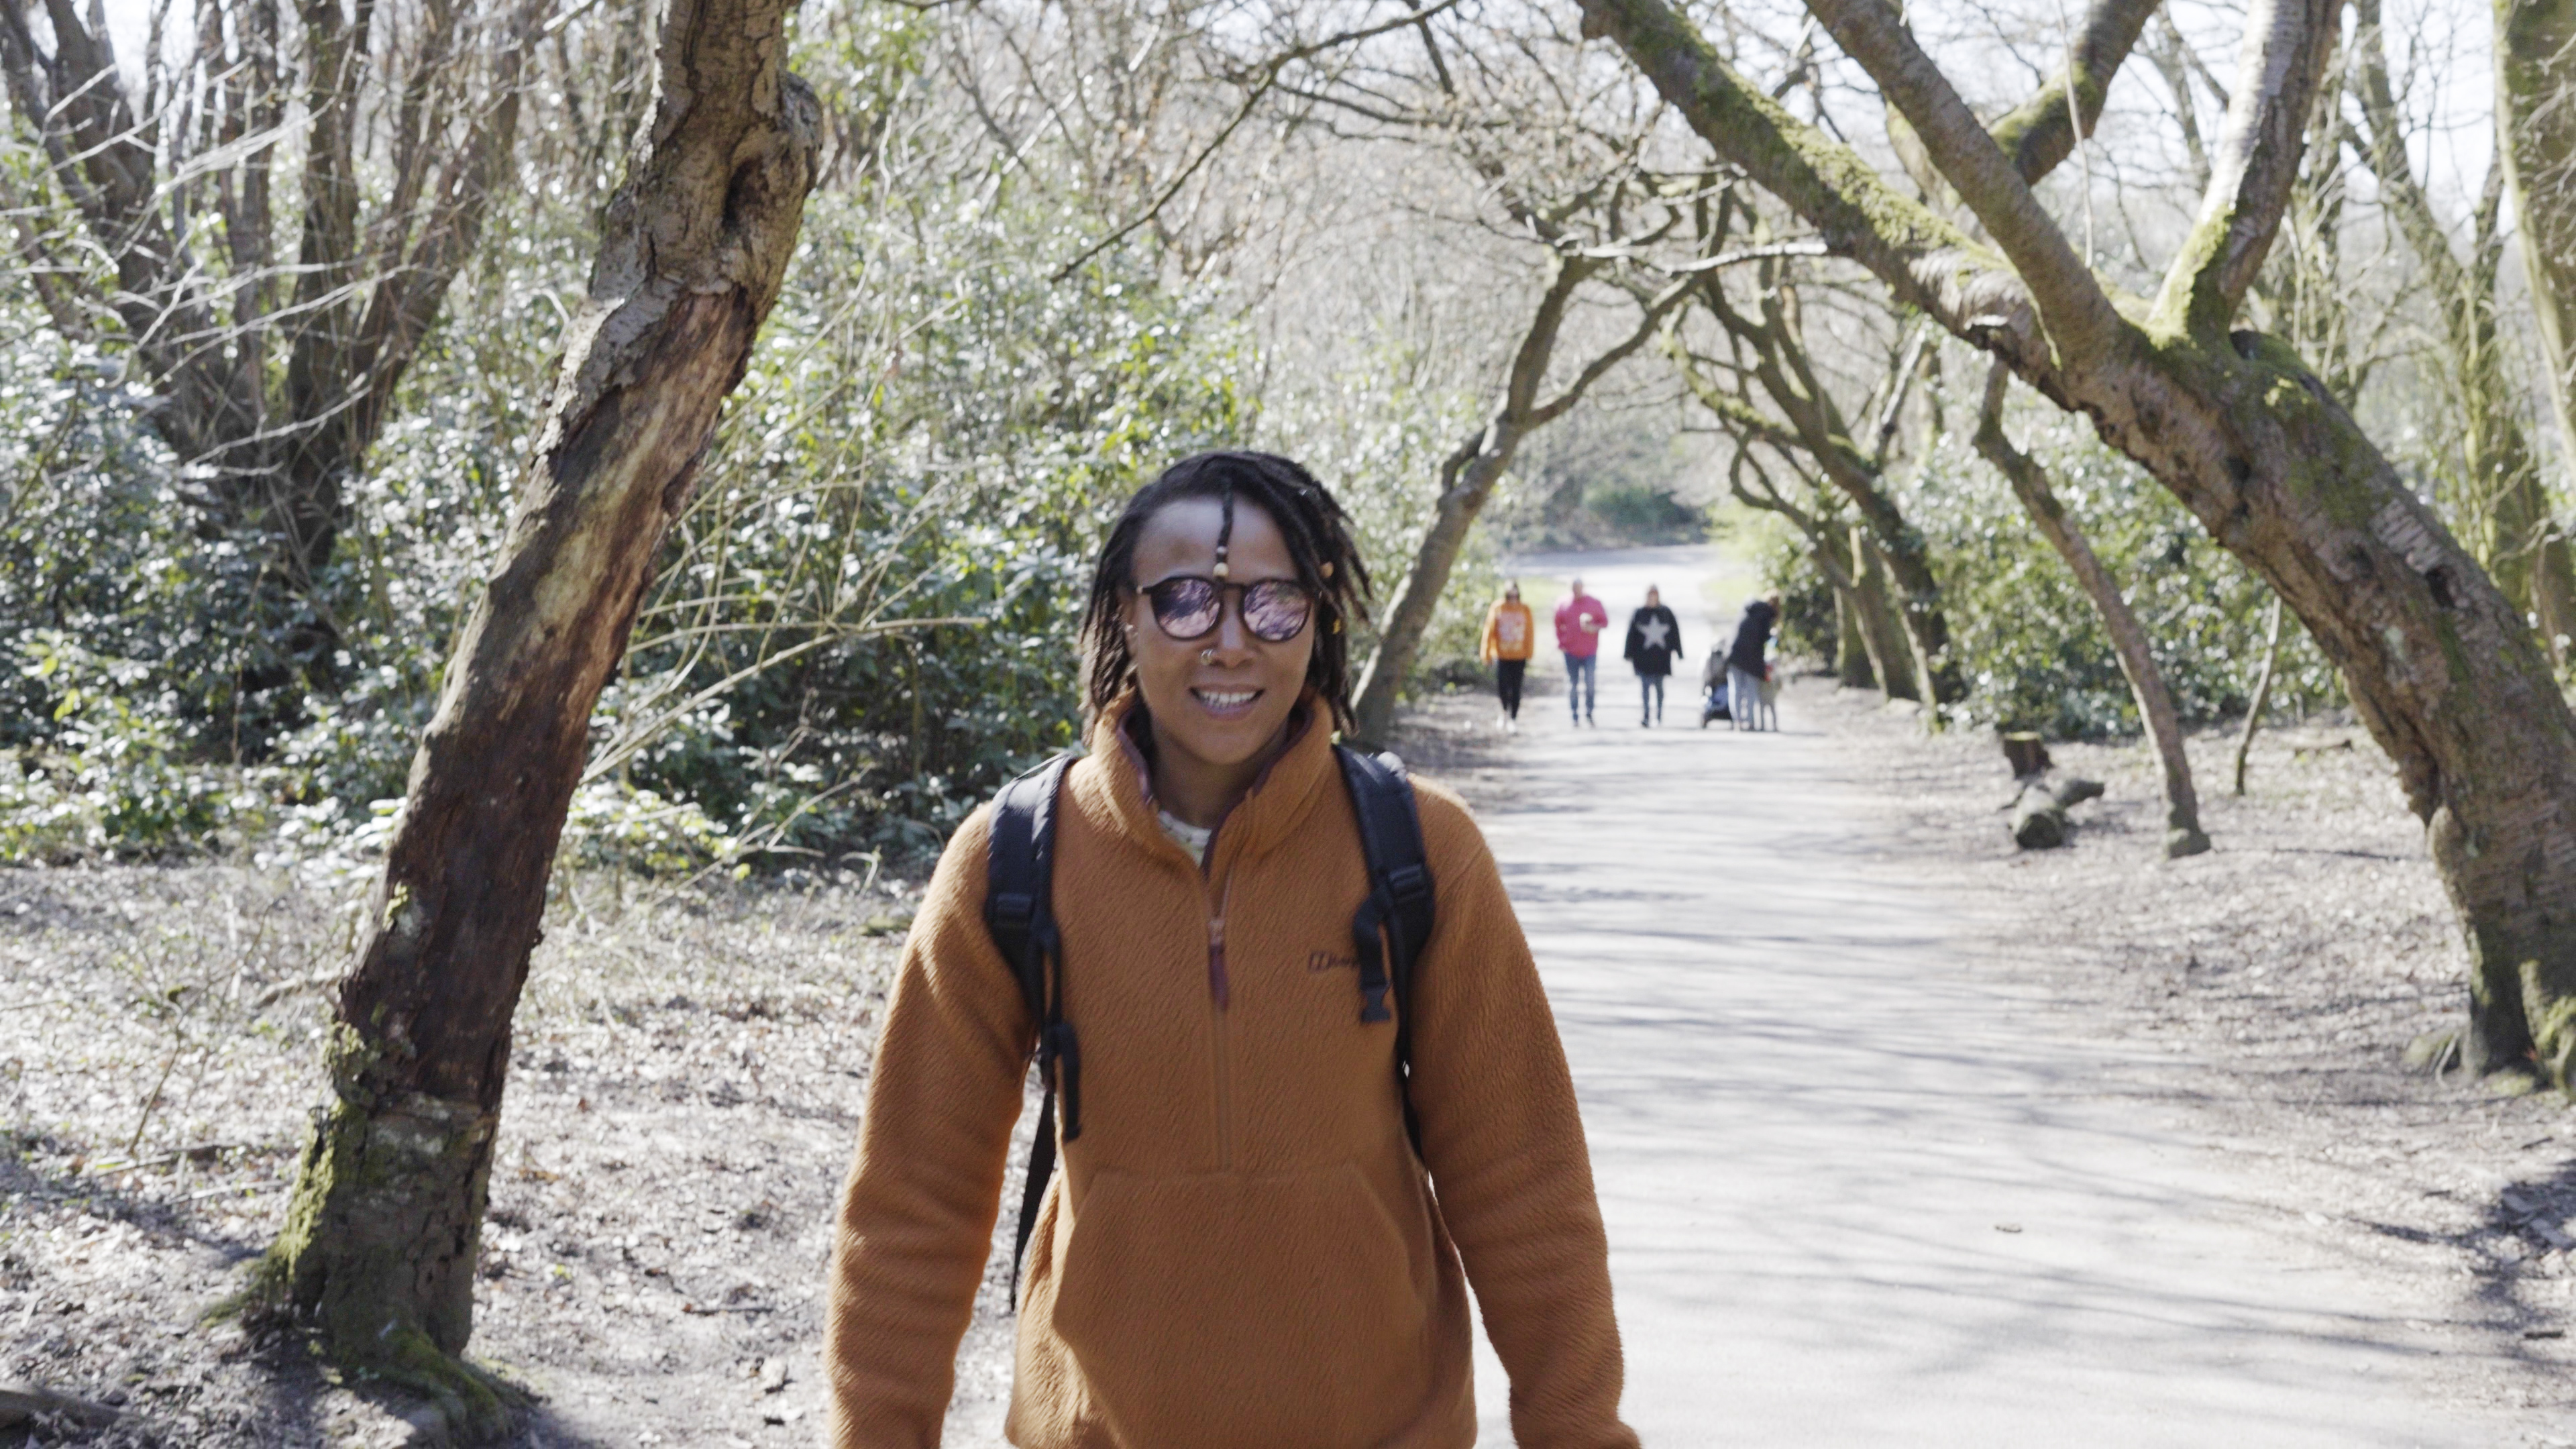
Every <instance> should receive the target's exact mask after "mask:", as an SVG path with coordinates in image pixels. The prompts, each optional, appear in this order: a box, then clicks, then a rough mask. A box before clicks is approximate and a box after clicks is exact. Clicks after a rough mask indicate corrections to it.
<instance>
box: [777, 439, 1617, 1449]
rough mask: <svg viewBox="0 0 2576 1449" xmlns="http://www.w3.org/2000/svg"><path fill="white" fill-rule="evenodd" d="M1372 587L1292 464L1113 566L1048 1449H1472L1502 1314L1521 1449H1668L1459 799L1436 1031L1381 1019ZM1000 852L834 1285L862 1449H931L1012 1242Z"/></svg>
mask: <svg viewBox="0 0 2576 1449" xmlns="http://www.w3.org/2000/svg"><path fill="white" fill-rule="evenodd" d="M1366 588H1367V580H1366V576H1365V575H1364V574H1363V572H1362V570H1361V566H1360V560H1359V556H1358V553H1357V551H1356V550H1355V549H1354V548H1353V546H1352V543H1351V539H1350V534H1349V531H1348V527H1347V524H1346V521H1345V519H1344V517H1343V514H1342V511H1341V509H1340V508H1339V507H1338V506H1337V505H1335V503H1334V502H1333V500H1332V499H1331V497H1330V496H1328V495H1327V494H1326V493H1325V491H1324V490H1323V489H1322V488H1321V487H1320V486H1318V485H1317V484H1316V482H1315V480H1314V479H1313V478H1312V477H1311V476H1310V475H1308V474H1307V472H1306V471H1305V470H1304V469H1303V468H1300V467H1298V466H1297V465H1296V464H1294V463H1291V462H1289V461H1288V460H1286V459H1284V458H1277V457H1272V456H1269V455H1267V454H1260V453H1214V454H1202V455H1200V456H1198V457H1194V458H1190V459H1187V460H1184V461H1183V462H1181V463H1178V464H1175V465H1174V466H1173V467H1172V468H1171V469H1170V470H1169V471H1167V472H1165V473H1164V474H1163V476H1162V477H1161V478H1159V479H1157V480H1156V481H1155V482H1154V483H1153V484H1152V485H1150V486H1149V487H1147V488H1146V489H1144V490H1143V491H1142V492H1140V493H1138V494H1137V495H1136V496H1135V497H1134V498H1133V499H1131V500H1129V502H1128V505H1127V508H1126V512H1125V513H1124V514H1123V515H1122V516H1121V517H1120V519H1119V520H1118V523H1117V525H1116V527H1115V528H1113V529H1112V530H1111V532H1110V534H1109V538H1108V542H1107V543H1106V545H1105V546H1104V547H1103V549H1102V551H1101V556H1100V559H1099V562H1098V570H1097V573H1096V575H1095V578H1094V581H1093V585H1092V595H1091V603H1090V607H1089V610H1088V612H1087V614H1086V617H1085V620H1084V625H1083V639H1084V645H1085V653H1086V670H1087V673H1088V681H1087V690H1086V693H1087V696H1088V699H1087V703H1088V707H1089V709H1088V712H1089V713H1090V715H1091V716H1092V725H1091V741H1090V744H1091V748H1090V753H1089V754H1088V755H1086V756H1085V757H1084V758H1082V759H1081V760H1079V761H1077V762H1075V763H1074V764H1073V765H1072V767H1071V768H1070V770H1069V771H1067V772H1066V774H1065V775H1064V777H1063V783H1062V785H1061V787H1060V790H1059V792H1058V794H1057V797H1056V800H1055V802H1054V815H1053V824H1052V826H1051V827H1050V829H1051V832H1052V834H1051V839H1052V851H1053V856H1052V859H1053V876H1052V886H1051V888H1050V894H1049V896H1048V899H1049V900H1051V901H1052V902H1053V913H1054V918H1055V922H1056V926H1057V928H1058V932H1059V937H1058V945H1057V948H1056V950H1055V951H1053V952H1052V953H1050V959H1051V960H1052V961H1053V962H1054V973H1053V976H1052V982H1053V990H1054V992H1055V993H1057V994H1056V996H1055V997H1054V998H1053V999H1055V1000H1059V1001H1061V1002H1062V1003H1064V1007H1063V1009H1064V1021H1063V1024H1062V1025H1061V1026H1056V1027H1052V1028H1051V1031H1055V1032H1062V1031H1065V1030H1066V1029H1067V1028H1071V1029H1073V1030H1075V1031H1078V1032H1079V1045H1080V1052H1079V1056H1078V1057H1076V1056H1073V1055H1071V1054H1070V1052H1069V1051H1066V1050H1064V1049H1063V1048H1061V1047H1059V1051H1058V1054H1057V1056H1056V1065H1057V1067H1058V1069H1059V1070H1058V1072H1057V1073H1056V1075H1055V1077H1054V1078H1053V1080H1054V1084H1055V1086H1056V1088H1057V1089H1058V1092H1059V1094H1060V1095H1061V1096H1062V1097H1063V1100H1064V1109H1065V1116H1064V1119H1063V1122H1064V1126H1063V1130H1062V1133H1061V1135H1060V1138H1059V1141H1060V1144H1061V1148H1062V1152H1063V1161H1064V1169H1063V1171H1062V1173H1060V1174H1059V1175H1058V1176H1056V1177H1055V1179H1054V1180H1053V1182H1052V1184H1051V1186H1050V1187H1049V1188H1048V1189H1047V1192H1046V1195H1045V1198H1044V1200H1043V1202H1042V1204H1041V1206H1040V1208H1039V1210H1038V1212H1037V1214H1036V1218H1035V1224H1034V1227H1035V1232H1034V1236H1032V1237H1031V1239H1030V1241H1029V1247H1028V1257H1027V1263H1026V1272H1027V1277H1026V1283H1025V1289H1024V1291H1023V1293H1022V1295H1021V1299H1020V1302H1019V1350H1018V1360H1017V1366H1016V1372H1015V1375H1014V1378H1013V1384H1012V1399H1011V1410H1010V1417H1009V1420H1008V1423H1007V1427H1006V1430H1005V1432H1006V1433H1007V1434H1008V1436H1009V1438H1010V1440H1011V1442H1012V1443H1014V1444H1018V1445H1022V1446H1027V1449H1095V1446H1098V1449H1111V1446H1120V1449H1124V1446H1133V1449H1193V1446H1209V1449H1217V1446H1279V1449H1315V1446H1345V1445H1347V1446H1359V1445H1369V1444H1403V1445H1410V1446H1421V1449H1452V1446H1464V1445H1468V1444H1470V1443H1472V1442H1473V1441H1474V1440H1475V1438H1476V1412H1475V1404H1474V1380H1475V1374H1474V1368H1473V1362H1472V1353H1471V1346H1472V1344H1473V1335H1472V1333H1471V1331H1470V1328H1469V1324H1468V1307H1467V1302H1468V1300H1467V1290H1468V1287H1469V1285H1471V1284H1472V1285H1473V1287H1474V1289H1475V1295H1476V1299H1477V1301H1478V1302H1479V1303H1480V1304H1481V1305H1482V1307H1483V1312H1484V1319H1485V1325H1486V1328H1487V1331H1488V1334H1489V1336H1490V1337H1491V1339H1492V1342H1493V1344H1494V1347H1495V1350H1496V1352H1497V1353H1499V1354H1500V1356H1501V1358H1502V1361H1503V1364H1504V1367H1505V1368H1506V1369H1507V1370H1508V1371H1509V1372H1510V1375H1511V1416H1512V1429H1513V1434H1514V1436H1515V1438H1516V1440H1517V1442H1519V1443H1521V1444H1523V1445H1528V1446H1532V1449H1545V1446H1562V1449H1623V1446H1634V1445H1635V1444H1636V1442H1637V1439H1636V1436H1635V1435H1634V1434H1633V1433H1631V1432H1630V1431H1629V1430H1628V1429H1627V1428H1626V1427H1625V1426H1624V1425H1622V1424H1621V1423H1620V1422H1619V1420H1618V1403H1619V1392H1620V1378H1621V1359H1620V1350H1619V1335H1618V1329H1617V1326H1616V1324H1615V1323H1614V1321H1613V1319H1612V1316H1611V1303H1610V1275H1609V1267H1608V1251H1607V1246H1606V1244H1605V1242H1604V1240H1603V1235H1602V1227H1601V1213H1600V1209H1599V1207H1598V1205H1597V1203H1596V1202H1595V1200H1594V1196H1593V1190H1592V1175H1591V1166H1590V1158H1589V1155H1588V1153H1587V1152H1586V1149H1585V1146H1584V1138H1583V1124H1582V1120H1581V1118H1580V1117H1579V1116H1578V1115H1577V1113H1576V1109H1575V1100H1574V1092H1573V1087H1572V1083H1571V1080H1570V1078H1569V1076H1568V1074H1567V1071H1566V1065H1565V1054H1564V1051H1563V1049H1562V1047H1561V1046H1560V1045H1559V1043H1558V1040H1557V1033H1556V1026H1555V1021H1554V1018H1553V1017H1551V1016H1550V1014H1549V1011H1548V1005H1547V998H1546V995H1545V994H1544V993H1543V992H1542V991H1541V989H1540V987H1539V980H1538V973H1537V969H1536V967H1535V966H1534V965H1533V963H1532V962H1531V959H1530V953H1529V948H1528V946H1527V944H1526V942H1525V941H1524V940H1523V939H1522V936H1521V931H1520V926H1519V924H1518V923H1517V921H1516V920H1515V918H1514V916H1513V914H1512V907H1511V902H1510V900H1509V899H1508V898H1507V897H1506V896H1505V894H1504V892H1503V883H1502V877H1501V875H1500V873H1499V871H1498V870H1497V869H1496V867H1495V864H1494V860H1493V856H1492V855H1491V853H1490V852H1489V851H1488V850H1487V849H1486V846H1485V841H1484V837H1483V836H1482V834H1481V833H1479V832H1478V830H1477V828H1476V825H1475V822H1474V821H1473V820H1471V819H1470V818H1469V817H1468V815H1467V812H1466V810H1465V808H1464V807H1463V806H1461V805H1460V804H1459V803H1458V801H1457V800H1456V799H1455V798H1454V797H1452V796H1451V795H1449V794H1448V793H1447V792H1445V791H1442V790H1439V789H1437V788H1434V787H1431V786H1429V785H1416V786H1415V787H1413V794H1414V797H1415V799H1416V801H1417V804H1418V810H1419V820H1420V833H1421V838H1422V842H1423V846H1424V854H1425V857H1426V861H1425V863H1426V864H1427V865H1428V867H1429V871H1430V874H1431V876H1432V877H1433V878H1434V881H1435V882H1436V884H1435V887H1434V889H1435V890H1436V901H1435V914H1434V920H1433V924H1432V926H1431V932H1430V935H1429V937H1428V940H1427V944H1426V946H1425V948H1424V950H1423V951H1422V952H1421V954H1420V956H1419V957H1418V959H1417V960H1416V963H1415V966H1414V970H1413V973H1412V985H1411V987H1410V990H1409V992H1407V993H1405V994H1404V995H1402V996H1400V997H1398V999H1397V1004H1398V1006H1399V1007H1400V1009H1401V1010H1402V1015H1403V1017H1404V1018H1405V1019H1403V1020H1401V1021H1400V1022H1399V1021H1391V1020H1388V1019H1387V1014H1386V1012H1385V1011H1384V1010H1383V1008H1381V1009H1380V1010H1379V1011H1378V1012H1377V1013H1376V1014H1377V1016H1378V1018H1379V1019H1378V1020H1375V1021H1371V1020H1368V1019H1367V1015H1368V1013H1367V1012H1365V1011H1364V1009H1363V1005H1362V999H1363V997H1364V996H1365V995H1366V991H1365V989H1364V988H1363V987H1361V986H1359V985H1358V983H1361V982H1364V981H1365V980H1366V979H1367V978H1366V976H1365V975H1364V974H1363V972H1362V971H1361V970H1358V969H1354V967H1355V964H1356V963H1355V962H1354V960H1353V952H1354V950H1355V945H1356V943H1355V941H1354V936H1353V926H1352V920H1353V912H1354V908H1355V907H1357V906H1359V905H1360V904H1361V903H1362V902H1363V901H1364V900H1367V899H1368V898H1369V893H1370V890H1371V878H1370V867H1369V865H1368V864H1367V860H1368V857H1367V855H1366V854H1365V853H1364V851H1363V849H1362V844H1361V839H1360V834H1359V826H1358V821H1357V817H1356V815H1355V814H1354V809H1353V806H1352V796H1351V794H1350V793H1349V792H1348V791H1347V790H1346V789H1345V788H1344V782H1343V779H1342V778H1341V773H1340V769H1339V766H1338V762H1337V758H1336V755H1335V753H1334V749H1333V744H1332V732H1333V730H1334V728H1335V727H1336V726H1337V725H1339V726H1343V727H1347V726H1348V724H1349V721H1350V700H1349V690H1350V665H1349V659H1348V654H1347V650H1348V647H1349V644H1348V640H1349V635H1348V634H1347V632H1346V631H1345V625H1346V623H1347V622H1348V621H1350V620H1352V619H1354V618H1357V617H1359V609H1360V606H1361V603H1362V600H1363V598H1364V596H1365V590H1366ZM991 818H992V816H991V812H990V811H989V810H986V811H979V812H977V813H976V814H975V815H974V816H972V817H970V818H969V819H968V820H967V822H966V823H965V824H964V825H963V826H962V827H960V828H959V830H958V831H957V834H956V836H955V837H954V838H953V839H951V840H950V842H949V844H948V849H947V851H946V853H945V854H944V855H943V856H942V857H941V859H940V862H939V868H938V871H937V873H936V874H935V875H934V876H933V877H932V879H931V883H930V886H929V888H928V890H927V891H926V892H925V894H924V896H923V898H922V904H921V909H920V912H919V914H918V916H917V917H916V918H915V920H914V923H913V927H912V933H911V937H910V940H909V941H908V942H907V944H906V946H905V949H904V957H903V963H902V966H901V969H900V972H899V974H898V976H897V978H896V981H895V985H894V989H893V993H892V998H891V1000H890V1001H889V1003H888V1005H887V1007H886V1014H885V1021H884V1028H883V1032H882V1035H881V1037H880V1040H879V1043H878V1047H877V1056H876V1066H875V1071H874V1074H873V1076H872V1078H871V1080H870V1082H869V1084H868V1100H867V1110H866V1115H865V1117H864V1119H863V1120H862V1122H861V1125H860V1133H859V1147H858V1157H857V1161H856V1164H855V1166H854V1167H853V1168H852V1170H851V1176H850V1179H849V1185H848V1188H847V1190H846V1193H845V1195H844V1198H843V1202H842V1208H841V1216H840V1221H839V1226H838V1230H837V1234H836V1240H835V1244H834V1250H833V1257H832V1266H831V1300H830V1310H829V1321H828V1325H827V1330H826V1332H827V1338H826V1347H825V1361H826V1364H827V1371H828V1374H829V1376H830V1379H831V1387H832V1442H833V1443H834V1444H835V1445H836V1446H839V1449H858V1446H875V1445H887V1446H892V1445H903V1446H907V1449H909V1446H918V1445H928V1444H936V1443H937V1442H938V1441H939V1438H940V1430H941V1423H942V1418H943V1412H944V1410H945V1408H946V1406H947V1403H948V1398H949V1393H950V1389H951V1386H952V1384H951V1380H952V1375H953V1364H954V1362H955V1359H956V1353H957V1344H958V1340H959V1338H960V1336H961V1335H962V1334H963V1332H964V1330H965V1328H966V1325H967V1323H968V1321H969V1319H971V1318H972V1316H973V1312H974V1303H975V1293H976V1288H977V1286H978V1284H979V1283H980V1282H981V1281H982V1278H983V1272H984V1263H985V1260H986V1256H987V1253H988V1251H989V1249H990V1245H991V1242H992V1228H993V1224H994V1219H995V1215H996V1210H997V1203H998V1200H999V1198H1000V1194H1001V1190H1002V1182H1003V1172H1004V1159H1005V1157H1006V1155H1007V1152H1008V1148H1009V1145H1010V1140H1011V1127H1012V1123H1013V1121H1014V1119H1015V1118H1016V1117H1017V1116H1018V1115H1019V1111H1020V1101H1021V1084H1022V1080H1023V1074H1024V1073H1025V1071H1026V1070H1027V1067H1028V1064H1029V1061H1030V1057H1031V1052H1032V1047H1033V1045H1034V1042H1035V1040H1036V1023H1035V1022H1034V1021H1033V1020H1032V1017H1031V1012H1030V1010H1029V1008H1028V1007H1027V1005H1025V1004H1024V1001H1023V998H1022V994H1021V989H1020V984H1019V982H1018V980H1017V979H1016V976H1015V973H1014V969H1013V967H1012V966H1011V965H1010V964H1009V963H1007V962H1005V961H1004V959H1003V958H1002V956H1001V954H1000V952H999V951H998V950H997V949H996V947H995V945H994V942H993V937H992V934H991V932H990V931H989V930H988V928H987V926H986V923H985V908H986V900H985V897H986V894H987V886H986V882H987V859H988V851H989V850H990V849H991V846H990V844H989V842H990V839H991ZM1379 999H1380V1000H1381V1001H1383V992H1382V989H1381V995H1380V998H1379ZM1399 1030H1401V1031H1403V1032H1405V1033H1407V1034H1408V1035H1409V1047H1408V1048H1407V1056H1406V1058H1405V1059H1406V1060H1407V1061H1409V1062H1410V1064H1411V1074H1410V1076H1409V1078H1407V1079H1406V1080H1405V1081H1404V1082H1402V1083H1399V1080H1398V1077H1397V1070H1396V1067H1397V1061H1398V1057H1397V1052H1398V1032H1399ZM1077 1063H1078V1064H1079V1071H1078V1072H1077V1071H1076V1070H1074V1068H1075V1066H1076V1064H1077ZM1409 1127H1410V1128H1413V1129H1416V1130H1414V1131H1411V1132H1409V1131H1408V1128H1409ZM1417 1143H1418V1144H1419V1145H1418V1148H1417V1146H1416V1144H1417Z"/></svg>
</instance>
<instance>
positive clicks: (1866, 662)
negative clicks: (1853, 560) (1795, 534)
mask: <svg viewBox="0 0 2576 1449" xmlns="http://www.w3.org/2000/svg"><path fill="white" fill-rule="evenodd" d="M1829 527H1830V525H1829ZM1837 531H1838V530H1836V531H1829V532H1827V533H1826V534H1825V535H1824V536H1823V537H1821V538H1817V539H1814V540H1812V541H1811V544H1810V547H1811V551H1812V552H1813V554H1814V555H1815V560H1816V572H1817V573H1819V574H1822V575H1823V576H1824V577H1825V580H1826V582H1827V584H1828V585H1829V586H1830V587H1831V588H1832V589H1833V591H1834V682H1835V683H1836V684H1838V685H1840V686H1841V687H1842V688H1844V689H1876V688H1877V687H1878V674H1877V671H1876V670H1874V669H1873V668H1872V667H1871V665H1870V658H1869V628H1868V625H1867V623H1866V622H1865V621H1864V617H1863V615H1862V612H1861V611H1862V610H1863V609H1864V608H1866V607H1867V605H1865V604H1863V603H1862V602H1861V597H1860V579H1859V577H1858V576H1857V575H1855V574H1853V573H1852V572H1851V571H1850V570H1849V569H1846V568H1845V567H1844V565H1845V564H1846V563H1848V562H1849V561H1850V555H1849V551H1848V550H1843V549H1837V548H1835V547H1834V545H1835V544H1837V543H1839V542H1840V541H1841V540H1840V539H1838V538H1836V537H1835V536H1834V532H1837ZM1837 554H1841V555H1842V557H1836V555H1837Z"/></svg>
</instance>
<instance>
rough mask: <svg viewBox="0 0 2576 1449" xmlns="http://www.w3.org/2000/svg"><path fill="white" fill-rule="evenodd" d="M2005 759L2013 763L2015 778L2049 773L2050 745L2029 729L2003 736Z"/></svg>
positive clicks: (2023, 778) (2024, 778)
mask: <svg viewBox="0 0 2576 1449" xmlns="http://www.w3.org/2000/svg"><path fill="white" fill-rule="evenodd" d="M2003 742H2004V759H2005V760H2006V761H2007V762H2009V763H2010V764H2011V765H2012V772H2013V778H2014V779H2016V780H2027V779H2030V778H2031V777H2032V776H2034V775H2045V774H2047V773H2048V746H2046V745H2044V744H2042V743H2040V740H2039V736H2038V735H2035V734H2032V733H2031V732H2029V731H2027V730H2022V731H2017V732H2015V733H2012V734H2008V735H2005V736H2004V737H2003Z"/></svg>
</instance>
